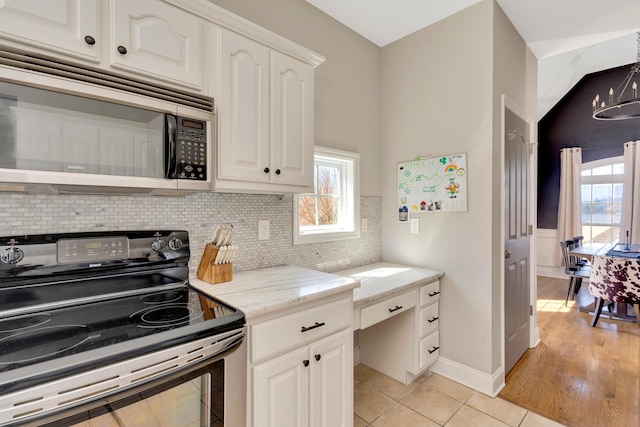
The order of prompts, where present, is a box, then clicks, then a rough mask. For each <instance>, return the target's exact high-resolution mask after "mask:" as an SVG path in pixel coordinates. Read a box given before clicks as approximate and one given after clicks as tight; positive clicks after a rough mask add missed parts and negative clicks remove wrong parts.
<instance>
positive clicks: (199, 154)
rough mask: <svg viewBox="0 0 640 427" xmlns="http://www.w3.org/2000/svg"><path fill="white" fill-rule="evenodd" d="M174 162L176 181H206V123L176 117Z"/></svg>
mask: <svg viewBox="0 0 640 427" xmlns="http://www.w3.org/2000/svg"><path fill="white" fill-rule="evenodd" d="M177 121H178V123H177V140H176V162H177V167H178V176H177V178H178V179H193V180H198V181H206V180H207V122H206V121H204V120H196V119H190V118H186V117H178V120H177Z"/></svg>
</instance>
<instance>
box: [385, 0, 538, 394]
mask: <svg viewBox="0 0 640 427" xmlns="http://www.w3.org/2000/svg"><path fill="white" fill-rule="evenodd" d="M494 7H495V8H497V7H498V6H497V4H495V3H494V2H493V0H484V1H482V2H481V3H478V4H476V5H474V6H472V7H470V8H468V9H466V10H463V11H461V12H459V13H458V14H456V15H453V16H451V17H449V18H447V19H445V20H442V21H440V22H438V23H436V24H434V25H432V26H430V27H428V28H425V29H423V30H421V31H419V32H417V33H414V34H412V35H410V36H408V37H406V38H404V39H402V40H399V41H397V42H395V43H393V44H391V45H388V46H386V47H384V48H383V49H382V99H384V101H385V102H384V104H383V110H382V117H383V118H384V120H383V127H382V146H383V149H382V163H381V169H382V173H383V181H382V186H383V187H382V188H383V215H382V219H383V228H382V229H383V259H384V260H385V261H397V262H404V263H408V264H413V265H418V266H424V267H430V268H436V269H441V270H443V271H444V272H445V276H444V277H443V279H442V282H441V284H442V287H441V289H442V297H441V299H440V313H441V323H440V331H441V332H440V337H441V338H440V339H441V342H440V344H441V346H440V355H441V360H447V361H449V362H450V363H449V366H453V365H455V366H458V367H460V369H459V370H458V372H457V374H464V376H465V377H466V378H460V377H459V378H455V379H457V380H459V381H461V382H466V383H467V384H469V385H471V386H473V387H475V388H477V389H482V391H486V392H488V393H489V394H491V393H492V391H493V389H494V388H495V387H494V382H495V381H497V382H499V381H500V379H499V378H498V379H497V380H496V378H494V376H495V375H498V376H499V375H500V374H499V372H500V368H501V363H502V354H501V348H502V340H503V337H502V328H501V321H502V319H501V314H500V310H501V306H500V304H501V291H502V289H501V286H502V267H501V265H502V257H501V255H502V249H501V248H502V247H503V246H502V241H501V230H500V227H501V219H502V216H503V212H502V209H501V200H500V198H501V193H500V189H501V185H502V167H503V165H502V163H501V160H500V150H501V137H500V134H501V131H500V129H501V122H500V120H501V116H500V109H499V103H498V104H496V100H499V98H500V96H499V94H501V93H506V94H507V95H508V96H509V97H510V98H512V99H513V100H514V101H515V102H516V103H518V104H520V105H523V109H525V108H526V109H528V108H530V106H531V104H533V105H534V106H535V85H531V82H535V77H531V76H530V74H528V73H530V72H531V69H532V68H533V67H534V66H535V61H532V56H531V55H530V53H529V52H528V51H527V49H526V46H525V44H524V42H523V41H522V39H521V38H520V37H519V35H518V34H517V32H515V30H514V29H513V27H512V26H511V24H510V23H509V22H508V20H506V17H504V15H503V14H502V13H501V11H496V9H494ZM494 26H495V27H496V28H494ZM494 33H495V37H500V38H501V39H500V40H498V41H497V42H496V43H495V45H494ZM502 38H505V40H504V41H502ZM495 52H498V53H497V54H496V53H495ZM495 67H503V68H504V70H502V71H500V72H497V73H496V74H495V75H494V72H496V70H495ZM531 86H533V87H531ZM529 96H533V97H534V98H533V101H532V100H531V99H530V98H529ZM533 111H535V110H533ZM456 152H466V153H467V181H468V195H469V197H468V212H464V213H438V214H433V215H428V216H421V217H420V218H421V224H420V233H419V234H410V233H409V225H408V224H407V223H402V224H400V223H398V220H397V215H398V214H397V206H396V199H397V189H396V178H395V174H396V163H397V162H399V161H404V160H409V159H413V158H415V157H416V156H426V155H434V156H436V155H442V154H451V153H456ZM438 363H440V362H438ZM436 369H437V366H436Z"/></svg>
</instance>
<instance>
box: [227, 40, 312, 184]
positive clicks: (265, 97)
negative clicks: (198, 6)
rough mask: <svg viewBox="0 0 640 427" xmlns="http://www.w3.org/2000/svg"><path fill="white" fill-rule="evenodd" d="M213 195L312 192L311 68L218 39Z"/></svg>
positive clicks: (249, 45)
mask: <svg viewBox="0 0 640 427" xmlns="http://www.w3.org/2000/svg"><path fill="white" fill-rule="evenodd" d="M220 48H221V49H220V58H219V61H220V68H221V71H220V82H221V84H220V91H219V96H218V104H219V109H218V118H219V120H220V138H219V141H218V159H217V167H218V168H217V169H218V173H217V180H216V183H215V188H216V189H217V190H237V191H249V192H251V191H256V192H297V193H302V192H307V191H310V190H312V188H313V145H314V144H313V137H314V135H313V95H314V94H313V74H314V71H313V66H311V65H309V64H307V63H304V62H302V61H300V60H297V59H294V58H292V57H290V56H288V55H285V54H283V53H280V52H277V51H274V50H272V49H269V48H268V47H267V46H264V45H262V44H260V43H257V42H255V41H253V40H250V39H248V38H245V37H243V36H240V35H238V34H236V33H233V32H231V31H226V30H222V31H221V33H220Z"/></svg>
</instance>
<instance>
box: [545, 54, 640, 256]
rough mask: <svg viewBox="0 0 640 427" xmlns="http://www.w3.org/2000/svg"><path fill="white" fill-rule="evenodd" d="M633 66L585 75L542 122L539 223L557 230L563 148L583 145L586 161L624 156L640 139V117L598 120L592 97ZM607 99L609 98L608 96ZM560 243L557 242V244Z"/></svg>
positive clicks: (603, 92) (604, 91)
mask: <svg viewBox="0 0 640 427" xmlns="http://www.w3.org/2000/svg"><path fill="white" fill-rule="evenodd" d="M630 68H631V67H630V65H625V66H623V67H617V68H613V69H611V70H605V71H600V72H598V73H593V74H588V75H586V76H584V77H583V78H582V79H581V80H580V81H579V82H578V83H576V85H575V86H574V87H573V88H571V90H570V91H569V92H568V93H567V94H566V95H565V96H564V97H563V98H562V99H561V100H560V102H558V103H557V104H556V105H555V106H554V107H553V108H552V109H551V110H550V111H549V112H548V113H547V114H546V115H545V116H544V117H543V118H542V119H541V120H540V123H539V134H540V159H541V161H540V165H539V176H538V194H539V195H540V197H539V200H538V226H539V227H540V228H542V229H550V230H555V229H556V227H557V225H558V199H559V194H560V150H561V149H562V148H565V147H582V161H583V162H585V163H586V162H591V161H594V160H598V159H603V158H606V157H615V156H622V154H623V151H624V150H623V144H624V143H625V142H628V141H636V140H638V139H640V120H638V119H636V120H619V121H615V120H613V121H612V120H610V121H602V120H595V119H594V118H593V117H592V106H591V100H592V99H593V98H594V97H595V96H596V94H600V97H601V98H604V97H605V96H607V95H606V94H607V93H608V92H609V88H614V89H616V88H617V87H618V86H619V85H620V83H621V82H622V81H623V79H624V78H625V77H626V75H627V74H628V73H629V70H630ZM605 99H606V98H605ZM557 245H558V243H557V241H556V246H557Z"/></svg>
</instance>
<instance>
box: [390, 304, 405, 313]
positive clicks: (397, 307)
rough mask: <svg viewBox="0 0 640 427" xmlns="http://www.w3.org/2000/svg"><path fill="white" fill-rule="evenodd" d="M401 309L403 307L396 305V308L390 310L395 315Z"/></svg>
mask: <svg viewBox="0 0 640 427" xmlns="http://www.w3.org/2000/svg"><path fill="white" fill-rule="evenodd" d="M401 308H402V306H401V305H396V308H390V309H389V313H393V312H394V311H398V310H400V309H401Z"/></svg>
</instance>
